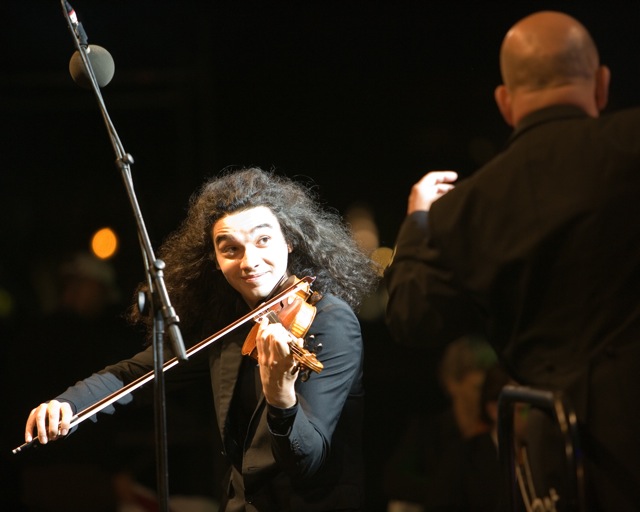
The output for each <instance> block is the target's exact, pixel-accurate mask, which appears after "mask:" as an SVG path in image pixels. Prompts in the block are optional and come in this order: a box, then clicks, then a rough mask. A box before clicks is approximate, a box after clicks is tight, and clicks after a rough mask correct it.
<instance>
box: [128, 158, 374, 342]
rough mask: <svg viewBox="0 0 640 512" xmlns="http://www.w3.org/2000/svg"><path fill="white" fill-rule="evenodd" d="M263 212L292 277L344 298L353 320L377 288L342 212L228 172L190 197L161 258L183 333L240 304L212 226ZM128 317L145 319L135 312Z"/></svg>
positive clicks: (297, 187)
mask: <svg viewBox="0 0 640 512" xmlns="http://www.w3.org/2000/svg"><path fill="white" fill-rule="evenodd" d="M258 206H266V207H267V208H269V209H270V210H271V211H272V212H273V214H274V215H275V216H276V218H277V219H278V221H279V223H280V227H281V229H282V232H283V234H284V238H285V240H286V241H287V243H288V244H290V246H291V248H292V251H291V253H290V255H289V264H288V271H289V273H290V274H293V275H296V276H298V277H303V276H315V277H316V280H315V282H314V284H313V289H314V290H316V291H318V292H320V293H321V294H324V293H331V294H333V295H336V296H338V297H340V298H341V299H343V300H344V301H345V302H346V303H347V304H349V305H350V306H351V307H352V309H353V310H354V311H356V312H357V311H358V309H359V307H360V305H361V303H362V301H363V300H364V298H365V297H366V296H367V295H368V294H370V293H371V292H372V291H373V290H374V289H375V287H376V286H377V284H378V281H379V279H380V277H379V276H380V272H379V268H378V267H377V264H376V263H374V262H373V260H372V259H371V258H370V257H369V255H367V254H365V253H364V252H363V250H362V249H361V248H360V247H359V246H358V244H357V243H356V241H355V239H354V238H353V236H352V233H351V231H350V229H349V226H348V225H347V224H346V223H345V222H343V219H342V217H341V216H340V215H339V214H338V213H337V211H335V210H332V209H329V208H324V207H323V205H322V204H321V203H320V202H319V201H318V199H317V193H316V192H315V190H314V189H312V188H311V187H310V186H305V185H303V184H301V183H298V182H295V181H293V180H292V179H290V178H287V177H284V176H281V175H278V174H276V173H275V171H265V170H262V169H260V168H256V167H251V168H242V169H237V170H233V169H225V170H223V171H222V172H221V173H220V174H219V175H217V176H214V177H213V178H211V179H209V180H208V181H206V182H205V183H204V184H203V185H202V187H201V188H200V189H199V190H198V191H197V192H196V193H195V194H194V195H193V196H192V197H191V199H190V201H189V208H188V212H187V216H186V218H185V220H184V221H183V223H182V224H181V226H180V227H179V228H178V229H177V230H176V231H175V232H174V233H172V234H171V235H169V236H168V238H167V239H166V240H165V242H164V243H163V244H162V246H161V247H160V249H159V251H158V257H159V258H160V259H162V260H163V261H164V262H165V264H166V270H165V271H164V277H165V284H166V286H167V291H168V293H169V296H170V298H171V302H172V305H173V306H174V308H175V310H176V312H177V313H178V315H179V317H180V321H181V325H182V328H183V330H184V331H185V332H187V333H190V334H191V335H195V334H199V332H198V331H199V328H201V327H202V323H205V324H210V322H209V320H208V319H206V318H205V317H209V318H210V317H211V316H214V317H215V316H219V315H221V314H222V313H221V311H223V310H224V309H225V308H228V307H229V303H230V302H232V301H230V300H229V296H230V294H231V296H232V297H235V296H236V292H235V291H234V290H233V289H232V288H231V286H230V285H228V283H227V282H226V280H225V279H224V276H223V275H222V272H220V271H219V270H217V269H216V264H215V253H214V248H213V241H212V229H213V225H214V224H215V223H216V222H217V221H218V220H219V219H221V218H222V217H224V216H226V215H229V214H232V213H235V212H239V211H242V210H247V209H250V208H255V207H258ZM227 311H228V309H227ZM131 316H132V319H133V320H140V319H141V316H140V315H139V314H135V312H134V313H133V314H132V315H131ZM145 321H147V320H145ZM147 322H148V321H147Z"/></svg>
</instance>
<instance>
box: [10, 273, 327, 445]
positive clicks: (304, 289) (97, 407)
mask: <svg viewBox="0 0 640 512" xmlns="http://www.w3.org/2000/svg"><path fill="white" fill-rule="evenodd" d="M295 279H296V282H294V283H293V284H292V285H291V286H289V287H288V288H286V289H285V290H283V291H282V292H280V293H278V294H277V295H276V296H275V297H273V298H271V299H269V300H267V301H266V302H264V303H263V304H261V305H260V306H258V307H257V308H255V309H254V310H253V311H250V312H249V313H247V314H246V315H244V316H243V317H241V318H239V319H238V320H236V321H235V322H233V323H231V324H229V325H228V326H227V327H225V328H224V329H221V330H220V331H218V332H217V333H215V334H212V335H211V336H209V337H208V338H205V339H204V340H202V341H200V342H199V343H196V344H195V345H194V346H192V347H191V348H189V349H187V351H186V353H187V356H192V355H193V354H195V353H196V352H199V351H200V350H202V349H204V348H206V347H208V346H209V345H211V344H212V343H213V342H215V341H217V340H219V339H220V338H222V337H223V336H225V335H227V334H229V333H230V332H231V331H233V330H234V329H236V328H238V327H239V326H241V325H243V324H245V323H246V322H248V321H249V320H252V319H253V320H255V321H256V322H259V321H260V318H262V316H264V315H265V314H270V313H271V312H273V311H274V310H275V311H277V310H284V308H283V307H282V306H280V304H288V303H289V301H288V300H287V299H288V298H289V297H293V296H299V297H305V298H309V299H311V298H314V300H315V298H318V297H319V296H318V295H314V294H313V293H310V289H311V283H313V282H314V281H315V279H316V278H315V277H303V278H302V279H299V280H297V278H295ZM314 293H315V292H314ZM317 300H319V298H318V299H317ZM317 300H316V302H317ZM302 303H305V304H306V300H304V301H302ZM308 305H309V306H312V305H311V304H308ZM312 307H313V306H312ZM305 308H306V306H305ZM300 309H302V306H301V307H300ZM313 311H314V314H315V307H313ZM287 312H289V310H287ZM285 316H288V315H283V317H285ZM300 318H301V319H302V318H304V317H303V316H301V317H300ZM285 320H286V319H285ZM311 320H313V318H311ZM296 323H297V322H292V328H296V327H295V325H294V324H296ZM306 323H307V322H304V323H303V325H305V324H306ZM310 325H311V321H309V322H308V325H306V327H307V329H308V327H309V326H310ZM254 327H256V326H254ZM296 332H297V333H298V334H297V335H298V336H299V337H302V336H304V334H306V332H304V333H302V334H300V333H299V331H296ZM292 335H294V336H295V335H296V334H294V333H292ZM254 344H255V335H254ZM294 345H295V346H297V345H296V344H295V343H291V346H292V347H293V346H294ZM298 348H300V347H298ZM293 350H296V349H293ZM306 352H307V351H306V350H305V351H304V352H303V353H302V356H301V358H302V359H303V360H304V363H303V362H301V363H300V364H304V366H305V367H307V368H316V369H318V368H319V369H322V365H321V363H317V366H316V363H314V359H315V356H313V357H311V356H309V355H307V353H306ZM307 362H308V363H309V365H308V366H307ZM178 363H179V361H178V358H177V357H173V358H171V359H169V360H168V361H166V362H165V363H164V364H163V365H162V371H163V372H166V371H167V370H169V369H171V368H173V367H174V366H176V365H177V364H178ZM319 369H318V370H317V371H319ZM314 371H316V370H314ZM154 378H155V371H154V370H151V371H150V372H148V373H146V374H145V375H142V376H140V377H138V378H137V379H136V380H134V381H132V382H130V383H129V384H127V385H126V386H124V387H122V388H121V389H120V390H118V391H116V392H114V393H112V394H110V395H108V396H106V397H105V398H103V399H101V400H98V401H97V402H96V403H95V404H93V405H90V406H88V407H87V408H85V409H83V410H82V411H80V412H78V413H76V414H75V415H74V416H73V417H72V418H71V422H70V425H69V428H73V427H75V426H77V425H79V424H80V423H82V422H83V421H84V420H86V419H87V418H90V417H91V416H93V415H94V414H97V413H98V412H100V411H101V410H102V409H104V408H105V407H107V406H109V405H111V404H112V403H114V402H117V401H118V400H120V399H121V398H122V397H124V396H126V395H128V394H129V393H132V392H133V391H135V390H136V389H138V388H140V387H141V386H143V385H144V384H146V383H147V382H150V381H152V380H153V379H154ZM37 444H39V442H38V438H37V437H34V438H33V439H32V440H31V441H30V442H28V443H23V444H22V445H20V446H18V447H17V448H14V449H13V450H12V453H14V454H16V453H19V452H21V451H22V450H24V449H25V448H29V447H30V446H33V445H37Z"/></svg>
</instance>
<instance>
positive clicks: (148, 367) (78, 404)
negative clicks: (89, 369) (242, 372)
mask: <svg viewBox="0 0 640 512" xmlns="http://www.w3.org/2000/svg"><path fill="white" fill-rule="evenodd" d="M163 357H164V359H163V360H164V362H165V363H167V362H170V361H171V360H172V359H173V357H172V354H171V352H170V350H169V348H168V347H165V352H164V355H163ZM203 365H204V366H203ZM153 371H154V355H153V347H148V348H147V349H146V350H144V351H142V352H139V353H138V354H136V355H135V356H133V357H131V358H129V359H125V360H122V361H120V362H118V363H116V364H112V365H109V366H107V367H105V368H104V369H103V370H101V371H99V372H97V373H94V374H93V375H91V376H89V377H87V378H86V379H83V380H81V381H79V382H77V383H76V384H74V385H73V386H70V387H69V388H67V389H66V390H65V391H64V392H63V393H62V394H60V395H59V396H57V397H56V399H57V400H59V401H64V402H68V403H69V404H70V405H71V408H72V410H73V411H74V414H83V416H84V415H85V411H86V413H87V414H88V413H89V412H91V410H94V407H95V406H96V404H98V402H101V401H104V402H103V403H105V404H106V402H110V403H109V404H108V405H105V407H101V406H100V407H99V410H98V411H97V412H96V414H97V413H100V414H113V413H115V412H116V410H117V407H118V406H123V405H127V404H130V403H132V402H134V400H135V401H136V402H139V403H141V404H145V403H146V404H148V403H151V402H152V400H153V380H154V378H155V376H154V373H153ZM202 371H205V372H208V367H207V366H206V359H205V358H203V357H197V356H192V357H191V358H190V359H189V361H188V362H186V363H178V364H176V365H173V366H171V367H170V368H169V369H167V370H166V371H165V372H164V378H165V381H166V383H167V389H168V388H169V387H172V388H175V387H181V386H182V385H185V384H187V383H188V382H191V381H192V380H194V379H195V378H197V375H199V374H200V372H202ZM134 382H135V384H132V383H134ZM132 385H133V386H134V387H135V389H133V388H130V389H132V391H131V392H129V393H124V394H122V392H123V390H124V387H125V386H132ZM118 394H122V396H121V397H120V398H118V399H117V400H113V401H112V397H114V396H117V395H118ZM96 414H91V415H88V416H86V417H83V418H81V420H84V419H91V421H94V422H95V421H97V420H98V416H97V415H96Z"/></svg>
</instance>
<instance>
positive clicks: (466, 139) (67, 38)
mask: <svg viewBox="0 0 640 512" xmlns="http://www.w3.org/2000/svg"><path fill="white" fill-rule="evenodd" d="M71 3H72V5H73V7H74V8H75V9H76V11H77V13H78V16H79V19H80V21H81V22H82V23H83V25H84V28H85V30H86V32H87V35H88V37H89V43H90V44H97V45H101V46H103V47H105V48H106V49H108V50H109V52H110V53H111V55H112V56H113V59H114V61H115V66H116V72H115V76H114V78H113V80H112V81H111V83H110V84H109V85H107V86H106V87H105V88H103V89H102V94H103V97H104V100H105V103H106V105H107V108H108V111H109V114H110V116H111V119H112V121H113V122H114V124H115V127H116V129H117V131H118V134H119V135H120V138H121V140H122V142H123V144H124V147H125V149H126V150H127V151H128V152H129V153H131V154H132V155H133V157H134V159H135V163H134V165H133V166H132V175H133V180H134V184H135V189H136V193H137V198H138V201H139V203H140V207H141V210H142V214H143V218H144V221H145V223H146V226H147V229H148V231H149V235H150V237H151V241H152V243H153V245H154V247H157V246H158V245H159V244H160V243H161V241H162V240H163V238H164V237H165V236H166V234H168V233H169V232H170V231H171V230H173V229H174V228H175V227H177V225H178V223H179V222H180V220H181V219H182V217H183V214H184V210H185V206H186V203H187V200H188V197H189V195H190V194H191V193H192V192H193V191H194V190H195V188H196V187H197V186H198V185H199V184H200V183H201V182H202V181H203V179H204V178H205V177H206V176H209V175H211V174H213V173H215V172H217V171H219V170H221V169H223V168H225V167H227V166H240V165H257V166H261V167H263V168H275V169H277V170H278V171H279V172H282V173H284V174H287V175H289V176H292V177H300V178H302V179H305V180H307V181H309V180H311V181H312V182H313V183H315V185H316V186H317V191H318V193H319V194H320V197H321V199H322V200H323V201H326V203H327V204H328V205H330V206H332V207H335V208H337V209H338V210H339V211H340V212H341V213H343V214H345V213H346V212H347V211H348V209H349V207H350V206H352V205H354V204H358V203H364V204H366V205H367V206H369V207H370V208H371V210H372V212H373V214H374V217H375V221H376V223H377V226H378V230H379V235H380V243H381V245H385V246H392V245H393V242H394V238H395V235H396V232H397V229H398V227H399V224H400V222H401V220H402V218H403V216H404V212H405V205H406V197H407V195H408V193H409V189H410V186H411V185H412V184H413V183H414V182H415V181H417V180H418V179H419V178H420V177H421V176H422V175H423V173H424V172H426V171H427V170H430V169H435V168H452V169H456V170H458V171H459V172H460V173H462V175H463V176H464V175H468V174H470V173H472V172H473V171H474V170H475V169H476V168H477V167H478V166H479V165H481V164H482V163H483V162H484V161H486V160H487V159H488V158H490V157H491V156H492V155H494V154H495V153H496V152H497V151H498V150H499V149H500V147H501V145H502V144H503V143H504V141H505V140H506V138H507V137H508V134H509V130H508V128H507V127H506V126H505V125H504V123H503V122H502V119H501V118H500V116H499V114H498V111H497V109H496V108H495V105H494V102H493V89H494V87H495V86H496V85H497V84H498V83H499V69H498V51H499V45H500V42H501V40H502V37H503V35H504V33H505V32H506V30H507V29H508V28H509V27H510V26H511V25H512V24H513V23H514V22H515V21H516V20H517V19H519V18H520V17H522V16H524V15H526V14H528V13H530V12H532V11H534V10H541V9H559V10H564V11H566V12H568V13H570V14H573V15H575V16H576V17H578V18H579V19H581V20H582V21H583V22H584V23H585V25H586V26H587V27H588V28H589V29H590V30H591V32H592V34H593V35H594V38H595V39H596V41H597V43H598V45H599V48H600V50H601V59H602V61H603V62H604V63H606V64H608V65H609V66H610V68H611V70H612V76H613V81H612V87H611V96H610V106H609V109H617V108H622V107H626V106H629V105H633V104H635V103H636V102H637V96H638V92H637V91H638V88H639V86H640V59H639V58H638V49H639V48H640V44H639V43H640V31H639V30H638V24H639V22H640V4H638V3H637V2H631V1H630V2H626V3H617V4H616V3H611V2H607V3H606V4H605V3H602V2H599V3H593V2H580V1H567V2H542V1H522V2H514V1H503V2H498V1H495V2H490V1H485V2H461V1H449V2H431V1H421V2H417V1H404V2H401V1H393V2H391V1H381V2H367V1H342V2H332V1H323V2H290V1H271V2H269V1H264V2H242V1H237V2H217V1H209V2H205V1H196V0H182V1H178V0H174V1H170V0H153V1H152V0H110V1H97V0H93V1H89V0H76V1H74V2H71ZM2 11H3V16H2V29H1V30H0V43H1V44H2V47H1V49H0V59H1V62H0V69H1V70H2V71H1V72H0V123H1V125H2V130H3V131H2V137H1V139H0V141H1V142H0V155H1V158H2V169H1V171H0V244H1V245H0V247H1V254H0V291H1V292H2V293H3V297H4V300H5V303H4V304H5V309H4V310H3V311H4V316H3V318H2V322H3V323H7V324H12V326H13V325H21V323H22V322H25V321H26V322H28V321H29V319H30V318H31V317H33V316H36V315H39V314H40V313H41V310H42V307H43V304H42V301H43V297H42V292H41V290H39V282H38V279H39V277H38V275H40V274H39V272H41V269H42V268H43V267H44V268H46V266H47V262H48V261H50V260H54V259H55V258H57V257H59V255H60V254H61V253H63V252H67V251H72V250H77V249H86V248H87V244H88V240H89V237H90V235H91V234H92V233H93V232H94V231H95V230H97V229H98V228H100V227H103V226H106V225H110V226H113V227H114V228H115V229H116V230H117V231H118V232H119V234H120V241H121V246H120V250H119V252H118V254H117V255H116V257H115V259H114V260H113V263H114V265H115V266H116V270H117V272H118V277H119V284H120V287H121V289H122V290H123V293H124V296H125V297H128V296H129V295H130V293H131V291H132V289H133V287H134V285H135V284H136V283H137V282H138V281H139V280H141V279H142V278H143V268H142V260H141V257H140V250H139V247H138V244H137V239H136V229H135V223H134V218H133V214H132V210H131V206H130V204H129V202H128V198H127V195H126V192H125V188H124V185H123V182H122V178H121V176H120V174H119V170H118V168H117V167H116V165H115V154H114V152H113V149H112V147H111V145H110V142H109V139H108V137H107V132H106V129H105V125H104V123H103V120H102V119H101V117H100V111H99V108H98V104H97V102H96V98H95V97H94V96H93V94H92V93H91V92H90V91H88V90H84V89H81V88H80V87H78V86H77V85H76V84H75V83H74V82H73V81H72V79H71V77H70V75H69V72H68V63H69V59H70V57H71V55H72V54H73V52H74V50H75V47H74V43H73V39H72V36H71V34H70V32H69V30H68V27H67V24H66V19H65V17H64V15H63V13H62V9H61V6H60V2H58V1H56V0H20V1H14V2H12V3H11V4H10V5H8V6H6V5H5V6H3V9H2ZM7 298H8V299H9V300H10V302H7ZM7 304H11V305H12V306H11V307H10V308H9V307H8V306H7ZM363 329H364V332H365V336H367V340H366V341H367V343H368V347H369V351H368V359H367V365H368V367H367V372H368V374H367V375H368V377H367V379H368V381H369V390H370V391H369V394H370V396H373V397H374V398H373V399H372V403H374V404H375V405H372V406H371V408H370V409H369V412H368V425H367V438H368V439H367V441H368V442H369V444H368V445H367V446H368V449H369V450H371V451H370V452H369V453H368V455H369V458H370V459H371V462H370V473H371V475H370V481H371V482H372V484H371V489H370V491H369V496H370V500H371V505H370V509H371V510H375V509H376V508H377V507H383V505H382V504H383V498H382V496H380V492H381V491H380V489H379V485H378V478H379V469H380V466H381V464H382V462H383V461H384V459H385V457H386V455H387V452H388V449H389V447H390V446H391V445H392V444H393V439H392V438H393V436H394V435H395V434H396V433H397V432H398V431H399V430H400V429H401V426H402V424H403V421H404V417H405V415H406V414H408V413H409V412H410V410H411V409H413V408H417V409H422V408H429V407H431V405H429V404H430V402H429V400H430V399H431V397H432V396H433V395H437V390H436V391H434V383H433V381H434V378H433V369H434V368H435V363H434V359H433V357H431V356H432V355H430V354H425V355H424V356H425V357H428V358H429V360H423V359H421V356H422V354H420V355H418V356H416V355H415V354H406V353H404V352H403V350H404V349H399V348H397V347H394V346H393V345H391V344H390V343H389V342H388V336H387V334H386V332H385V329H384V326H383V325H382V324H381V320H380V319H379V318H378V319H375V318H374V319H367V320H365V321H363ZM43 335H46V333H43ZM12 342H13V340H12V339H4V340H2V343H3V344H9V345H11V343H12ZM20 348H21V349H23V350H24V355H25V357H28V359H29V363H28V364H25V362H24V361H15V362H13V361H10V362H9V364H12V365H13V364H15V365H18V366H19V367H21V368H24V372H25V373H26V372H28V371H34V372H35V371H40V369H39V367H38V366H37V360H38V358H40V359H46V357H47V354H46V352H45V353H40V354H31V353H30V351H29V347H20ZM50 349H51V350H52V351H53V350H64V347H58V346H52V347H50ZM15 352H16V351H15V350H14V351H13V352H12V353H15ZM94 369H97V368H91V369H90V370H94ZM24 377H25V378H28V376H27V375H25V376H24ZM6 385H7V386H9V387H10V386H14V387H13V388H11V389H14V391H13V392H12V394H13V395H14V396H16V397H17V401H18V402H19V397H20V386H19V383H15V382H8V383H7V384H6ZM434 400H435V401H434V402H432V404H433V403H436V402H437V398H434ZM33 405H35V404H32V403H29V404H24V409H25V410H26V411H28V410H29V408H30V407H32V406H33ZM434 407H435V406H434ZM19 413H20V414H19V418H20V420H19V422H20V423H19V425H11V429H10V434H11V436H13V435H16V436H17V437H16V438H13V437H12V438H10V439H3V446H5V445H6V446H7V449H9V448H13V447H15V445H16V444H19V442H20V440H21V438H22V433H21V429H22V424H23V417H24V416H23V411H19ZM12 421H14V420H13V416H12ZM3 450H4V451H6V450H5V449H4V448H3Z"/></svg>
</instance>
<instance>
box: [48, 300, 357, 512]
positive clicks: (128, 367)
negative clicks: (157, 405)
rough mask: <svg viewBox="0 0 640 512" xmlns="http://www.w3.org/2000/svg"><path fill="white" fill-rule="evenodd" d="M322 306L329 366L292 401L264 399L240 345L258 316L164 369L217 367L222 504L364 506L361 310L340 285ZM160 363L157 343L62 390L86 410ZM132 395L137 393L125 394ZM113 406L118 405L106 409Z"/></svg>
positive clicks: (317, 325) (264, 510)
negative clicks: (225, 467)
mask: <svg viewBox="0 0 640 512" xmlns="http://www.w3.org/2000/svg"><path fill="white" fill-rule="evenodd" d="M316 307H317V312H316V317H315V319H314V321H313V324H312V325H311V327H310V329H309V333H308V337H310V336H313V337H314V338H313V339H314V341H315V342H317V343H320V344H322V350H321V352H320V353H319V355H318V360H319V361H320V362H322V364H323V365H324V368H323V370H322V371H321V372H320V373H312V374H311V376H310V378H309V380H308V381H306V382H302V381H301V379H298V380H297V382H296V393H297V396H298V403H297V405H296V406H294V408H292V409H287V410H282V409H276V408H273V407H271V406H268V405H267V404H266V401H265V399H264V396H263V394H262V387H261V384H260V375H259V368H258V367H257V364H256V362H255V360H253V359H250V358H249V357H248V356H242V354H241V349H242V345H243V344H244V341H245V338H246V336H247V334H248V331H249V329H250V328H251V327H252V325H250V324H244V325H241V326H240V327H238V328H236V329H235V330H233V331H231V332H230V333H229V334H227V335H226V336H224V337H222V338H220V339H219V340H217V341H215V342H214V343H213V344H211V345H210V346H209V347H207V348H206V349H204V350H202V351H201V352H197V353H196V354H195V355H192V356H191V357H190V358H189V361H188V362H185V363H180V364H178V365H177V366H175V367H174V368H172V369H170V370H169V371H168V372H167V373H166V384H167V390H169V389H170V388H171V387H172V386H177V385H182V384H185V383H188V382H189V381H191V380H194V379H195V380H197V379H198V378H199V377H201V376H206V375H209V376H210V379H211V386H212V390H213V396H214V403H215V410H216V416H217V421H218V426H219V429H220V432H221V433H222V445H223V447H224V450H225V453H226V455H227V459H228V460H229V463H230V475H229V481H228V483H227V484H226V487H225V489H224V491H225V492H226V493H227V501H226V503H223V505H222V509H221V510H225V511H227V512H231V511H240V510H247V511H260V512H268V511H274V512H275V511H305V512H307V511H329V510H360V509H361V507H362V504H363V467H362V456H363V453H362V446H361V439H362V427H363V425H362V412H363V411H362V407H363V387H362V362H363V345H362V338H361V334H360V325H359V323H358V320H357V317H356V316H355V314H354V313H353V311H352V310H351V309H350V308H349V307H348V306H347V305H346V304H345V303H344V302H343V301H342V300H340V299H338V298H336V297H334V296H332V295H325V296H324V297H323V298H322V299H321V300H320V302H318V303H317V304H316ZM247 312H248V311H244V313H247ZM152 370H153V353H152V351H151V349H149V350H147V351H145V352H141V353H139V354H137V355H136V356H134V357H133V358H131V359H129V360H125V361H121V362H120V363H118V364H115V365H112V366H108V367H107V368H105V370H103V371H102V372H99V373H97V374H94V375H92V376H91V377H89V378H88V379H85V380H84V381H82V382H80V383H78V384H76V385H75V386H73V387H71V388H69V389H68V390H67V391H66V392H65V393H63V394H62V395H61V396H60V397H59V399H64V400H67V401H69V402H70V403H71V404H72V406H73V407H74V408H75V409H76V410H84V409H85V408H86V407H87V406H88V405H90V404H92V403H94V402H96V401H97V400H99V399H101V398H102V397H104V396H107V395H109V394H111V393H112V392H113V391H115V390H117V389H120V388H121V387H122V386H123V385H124V384H127V383H129V382H131V381H133V380H134V379H136V378H138V377H140V376H141V375H144V374H146V373H148V372H149V371H152ZM185 392H188V389H187V390H185ZM129 401H131V397H130V396H128V397H124V398H123V399H122V400H121V402H122V403H125V402H129ZM246 401H250V402H251V401H253V403H254V406H253V409H254V410H253V413H252V414H250V413H251V411H248V410H247V409H246V408H245V407H242V405H243V404H245V405H246V403H247V402H246ZM202 406H203V407H210V404H202ZM114 410H115V408H114V407H111V406H110V407H108V408H106V409H105V410H104V412H107V413H113V412H114Z"/></svg>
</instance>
